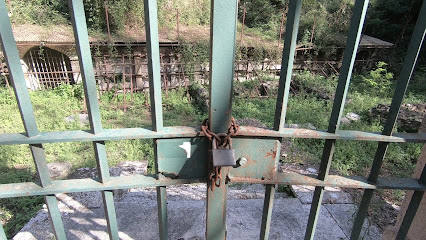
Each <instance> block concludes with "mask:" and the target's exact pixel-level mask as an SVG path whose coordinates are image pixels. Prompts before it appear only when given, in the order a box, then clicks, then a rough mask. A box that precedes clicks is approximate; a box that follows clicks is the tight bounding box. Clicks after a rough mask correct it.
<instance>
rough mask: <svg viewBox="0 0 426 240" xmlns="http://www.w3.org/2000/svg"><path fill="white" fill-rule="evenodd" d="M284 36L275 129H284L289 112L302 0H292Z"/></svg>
mask: <svg viewBox="0 0 426 240" xmlns="http://www.w3.org/2000/svg"><path fill="white" fill-rule="evenodd" d="M288 5H289V10H288V16H287V23H286V28H285V29H286V31H285V36H284V48H283V56H282V60H281V71H280V83H279V86H278V97H277V104H276V107H275V121H274V130H276V131H282V130H283V129H284V122H285V117H286V113H287V104H288V96H289V94H290V83H291V76H292V72H293V62H294V54H295V52H296V45H297V32H298V30H299V21H300V11H301V9H302V0H291V1H290V2H289V4H288Z"/></svg>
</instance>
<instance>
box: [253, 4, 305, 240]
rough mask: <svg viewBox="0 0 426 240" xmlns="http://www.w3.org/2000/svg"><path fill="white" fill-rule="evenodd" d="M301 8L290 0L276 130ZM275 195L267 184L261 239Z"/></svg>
mask: <svg viewBox="0 0 426 240" xmlns="http://www.w3.org/2000/svg"><path fill="white" fill-rule="evenodd" d="M301 9H302V0H291V1H290V2H289V13H288V18H287V23H286V33H285V41H284V49H283V56H282V62H281V71H280V83H279V89H278V97H277V104H276V109H275V122H274V130H276V131H281V130H282V129H283V128H284V122H285V115H286V110H287V103H288V95H289V93H290V82H291V75H292V71H293V61H294V55H295V52H296V43H297V32H298V29H299V22H300V12H301ZM283 16H284V15H283ZM274 197H275V185H267V186H266V191H265V200H264V204H263V214H262V224H261V228H260V239H268V238H269V229H270V225H271V217H272V208H273V204H274Z"/></svg>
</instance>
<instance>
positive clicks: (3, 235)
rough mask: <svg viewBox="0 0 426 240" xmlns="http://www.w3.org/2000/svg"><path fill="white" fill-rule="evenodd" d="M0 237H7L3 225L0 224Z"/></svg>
mask: <svg viewBox="0 0 426 240" xmlns="http://www.w3.org/2000/svg"><path fill="white" fill-rule="evenodd" d="M0 239H7V238H6V233H5V232H4V228H3V225H1V224H0Z"/></svg>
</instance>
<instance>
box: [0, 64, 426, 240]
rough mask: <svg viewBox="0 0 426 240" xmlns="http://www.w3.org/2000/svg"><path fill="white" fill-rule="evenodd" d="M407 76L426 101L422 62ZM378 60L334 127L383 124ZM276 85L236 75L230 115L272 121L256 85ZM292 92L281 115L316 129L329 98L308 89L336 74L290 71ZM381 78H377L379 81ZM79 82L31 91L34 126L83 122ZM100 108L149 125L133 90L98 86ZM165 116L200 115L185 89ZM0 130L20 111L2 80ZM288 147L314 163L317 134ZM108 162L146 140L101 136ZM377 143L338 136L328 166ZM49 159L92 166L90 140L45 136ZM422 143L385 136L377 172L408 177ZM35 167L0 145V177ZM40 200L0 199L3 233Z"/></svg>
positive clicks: (106, 118)
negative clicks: (347, 116)
mask: <svg viewBox="0 0 426 240" xmlns="http://www.w3.org/2000/svg"><path fill="white" fill-rule="evenodd" d="M419 72H421V73H422V72H423V74H417V75H416V77H415V78H414V79H413V81H412V84H411V87H410V89H409V91H408V96H407V98H406V100H405V102H409V103H416V102H423V103H424V102H426V96H425V94H424V93H425V91H426V86H425V85H426V84H424V79H425V74H424V71H422V69H420V71H419ZM392 77H393V76H392V75H391V74H390V73H389V72H387V70H386V66H385V65H379V66H378V67H377V68H376V69H375V70H373V71H371V72H369V73H365V74H363V75H357V76H355V77H354V78H353V81H352V85H351V90H350V92H349V95H348V100H347V102H346V109H345V113H347V112H355V113H357V114H359V115H361V120H360V121H357V122H352V123H351V124H347V125H341V129H353V130H355V129H356V130H361V131H373V132H380V131H381V129H382V124H381V123H380V122H379V120H378V119H371V118H369V117H368V113H369V110H370V109H371V108H372V107H375V106H376V105H377V104H379V103H390V101H391V97H392V92H393V90H392V89H393V87H394V82H393V81H391V78H392ZM266 82H268V83H269V84H270V85H276V83H277V80H276V79H270V78H268V77H260V78H258V79H256V80H252V81H246V82H243V83H235V84H234V85H235V86H234V87H235V92H236V95H235V96H234V105H233V115H234V117H236V118H237V119H241V118H255V119H258V120H260V121H261V122H262V123H264V124H265V125H267V126H269V127H271V126H272V124H273V120H274V113H275V103H276V99H275V91H276V90H274V88H271V90H270V92H269V95H268V96H266V97H262V98H259V97H258V94H257V90H256V88H258V86H260V84H261V83H266ZM293 83H294V84H293V90H294V91H293V92H292V94H291V96H290V100H289V106H288V115H287V123H299V124H300V123H310V124H312V125H314V126H315V127H316V128H317V129H326V128H327V125H328V119H329V117H330V113H331V108H332V104H333V101H332V100H331V99H328V100H327V99H324V98H323V97H318V94H315V93H313V92H312V89H314V90H315V91H318V92H321V93H322V95H324V94H325V95H328V96H332V95H333V92H334V90H335V87H336V85H337V77H330V78H324V77H321V76H316V75H313V74H311V73H309V72H302V73H297V74H296V75H295V76H294V78H293ZM379 83H380V84H379ZM82 94H83V93H82V87H81V85H73V86H69V85H64V86H61V87H59V88H56V89H54V90H51V91H35V92H31V100H32V102H33V105H34V112H35V115H36V119H37V124H38V127H39V130H40V131H63V130H76V129H88V125H81V124H80V123H79V122H78V121H75V122H67V121H65V120H64V119H65V118H66V117H68V116H76V115H78V114H79V113H84V112H85V111H84V104H83V95H82ZM99 101H100V106H101V116H102V123H103V126H104V128H126V127H150V125H151V120H150V112H149V106H148V103H149V101H148V96H147V95H146V94H144V93H135V94H134V95H133V100H132V99H131V96H130V94H126V102H127V104H126V105H127V107H126V108H124V105H123V96H122V95H114V93H104V94H102V95H100V96H99ZM163 110H164V124H165V125H168V126H171V125H187V126H188V125H189V126H198V125H199V124H200V123H201V121H202V119H204V118H206V117H207V113H206V112H202V111H201V110H200V109H199V108H198V107H197V106H196V104H193V102H192V101H190V102H189V101H188V99H187V98H186V92H185V90H184V89H177V90H174V91H169V93H168V97H167V98H165V96H163ZM0 121H1V122H2V126H1V128H0V133H13V132H23V131H24V128H23V125H22V123H21V121H20V115H19V111H18V108H17V105H16V102H15V100H14V97H13V94H11V92H10V90H8V89H7V88H0ZM290 141H291V149H290V151H291V152H290V153H289V154H288V155H287V157H286V158H283V159H282V161H284V162H287V163H292V164H306V165H317V164H319V161H320V157H321V154H322V148H323V141H321V140H307V139H291V140H290ZM106 147H107V152H108V161H109V164H110V166H114V165H116V164H117V163H118V162H120V161H141V160H148V161H149V166H150V167H151V169H152V166H153V149H152V141H151V140H126V141H109V142H107V143H106ZM376 147H377V143H371V142H359V141H338V142H337V147H336V151H335V154H334V158H333V164H332V168H333V169H335V170H337V171H339V172H340V173H341V174H356V175H364V176H365V175H367V174H368V171H369V168H370V166H371V163H372V159H373V156H374V153H375V150H376ZM44 148H45V150H46V158H47V161H48V162H70V163H72V166H73V169H77V168H81V167H95V165H96V163H95V158H94V152H93V149H92V145H91V144H90V143H83V142H74V143H55V144H44ZM420 150H421V144H411V143H408V144H407V143H406V144H391V146H390V148H389V150H388V153H387V157H386V160H385V163H384V170H383V175H390V174H392V175H396V176H401V177H408V176H410V175H411V173H412V172H413V169H414V166H415V163H416V161H417V158H418V155H419V153H420ZM35 180H36V176H35V168H34V164H33V162H32V157H31V153H30V151H29V149H28V147H27V146H1V147H0V184H4V183H13V182H26V181H35ZM383 194H384V196H386V197H387V199H389V200H390V201H393V202H395V203H399V202H400V201H401V200H402V199H403V197H404V192H402V191H396V192H393V193H392V194H389V192H384V193H383ZM42 203H43V199H42V198H41V197H25V198H14V199H2V200H0V220H1V222H2V224H3V225H4V223H6V224H5V225H4V227H5V230H6V231H7V233H8V235H9V236H12V235H13V234H14V233H16V231H18V230H19V229H20V228H21V227H22V226H23V224H25V222H26V221H27V220H28V219H29V218H30V217H31V216H32V215H33V214H34V213H35V212H37V211H38V210H39V209H40V207H41V205H42Z"/></svg>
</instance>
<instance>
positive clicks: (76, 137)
mask: <svg viewBox="0 0 426 240" xmlns="http://www.w3.org/2000/svg"><path fill="white" fill-rule="evenodd" d="M238 135H239V136H237V137H271V138H309V139H336V140H355V141H375V142H378V141H384V142H397V143H404V142H417V143H425V142H426V134H424V133H422V134H420V133H394V134H393V136H386V135H382V134H381V133H377V132H362V131H350V130H339V131H337V132H336V133H335V134H334V133H327V132H326V131H323V130H311V129H301V128H297V129H295V128H284V130H282V131H281V132H278V131H274V130H271V129H265V128H257V127H247V126H246V127H244V126H241V127H240V131H239V133H238ZM188 137H189V138H191V137H204V134H203V133H202V132H201V131H200V130H199V129H198V128H193V127H183V126H179V127H164V128H163V130H161V131H158V132H155V131H152V130H150V129H146V128H124V129H104V130H103V131H102V132H101V133H99V134H92V133H90V132H89V131H83V130H75V131H61V132H41V133H39V134H38V135H37V136H34V137H27V136H26V135H25V133H4V134H0V145H13V144H41V143H56V142H91V141H112V140H131V139H151V138H161V139H164V138H188Z"/></svg>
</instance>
